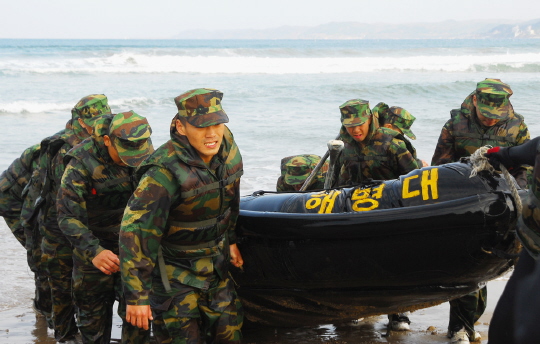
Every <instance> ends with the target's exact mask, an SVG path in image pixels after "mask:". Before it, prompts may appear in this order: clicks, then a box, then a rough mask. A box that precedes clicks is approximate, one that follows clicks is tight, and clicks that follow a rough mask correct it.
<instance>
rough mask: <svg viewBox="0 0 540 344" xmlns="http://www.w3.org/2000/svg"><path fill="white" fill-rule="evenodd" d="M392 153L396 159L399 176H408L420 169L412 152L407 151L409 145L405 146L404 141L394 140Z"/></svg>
mask: <svg viewBox="0 0 540 344" xmlns="http://www.w3.org/2000/svg"><path fill="white" fill-rule="evenodd" d="M390 153H391V154H392V155H393V156H394V157H395V159H396V163H397V166H398V171H399V175H404V174H407V173H409V172H411V171H412V170H415V169H417V168H419V167H420V166H418V162H417V161H416V159H415V158H414V157H413V155H412V154H411V152H410V151H409V150H408V149H407V145H405V142H403V141H402V140H399V139H393V140H392V144H391V146H390Z"/></svg>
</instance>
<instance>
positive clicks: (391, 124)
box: [373, 103, 429, 167]
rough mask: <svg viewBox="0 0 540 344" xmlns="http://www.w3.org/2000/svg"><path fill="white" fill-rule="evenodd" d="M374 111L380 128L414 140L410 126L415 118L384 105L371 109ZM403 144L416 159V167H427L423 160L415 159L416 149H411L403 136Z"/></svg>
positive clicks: (411, 146) (402, 109)
mask: <svg viewBox="0 0 540 344" xmlns="http://www.w3.org/2000/svg"><path fill="white" fill-rule="evenodd" d="M376 111H377V112H378V115H379V125H380V126H381V127H385V128H388V129H392V130H395V131H397V132H398V133H400V134H401V135H406V136H408V137H409V138H411V139H412V140H416V135H414V134H413V132H412V130H411V126H412V125H413V123H414V121H415V120H416V118H415V117H414V116H413V115H411V113H410V112H409V111H407V110H405V109H404V108H402V107H399V106H392V107H388V105H386V104H385V103H379V104H377V105H376V106H375V108H374V109H373V112H376ZM403 142H405V145H406V146H407V148H408V149H409V151H410V152H411V153H412V155H413V157H414V158H415V159H416V162H417V163H418V166H421V167H426V166H429V164H428V163H427V162H426V161H425V160H421V159H418V158H417V157H416V149H415V148H414V147H413V145H412V143H411V141H409V140H408V139H407V138H406V137H405V136H403Z"/></svg>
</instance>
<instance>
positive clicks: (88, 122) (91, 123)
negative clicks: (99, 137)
mask: <svg viewBox="0 0 540 344" xmlns="http://www.w3.org/2000/svg"><path fill="white" fill-rule="evenodd" d="M101 116H104V115H99V116H93V117H90V118H82V117H79V118H81V119H82V120H83V122H84V124H86V125H89V126H91V127H93V126H94V124H95V123H96V121H97V120H98V119H100V118H101Z"/></svg>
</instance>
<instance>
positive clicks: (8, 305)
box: [0, 219, 509, 344]
mask: <svg viewBox="0 0 540 344" xmlns="http://www.w3.org/2000/svg"><path fill="white" fill-rule="evenodd" d="M0 252H2V255H0V266H1V269H0V274H1V278H2V282H1V283H0V343H6V344H26V343H42V344H52V343H56V342H55V340H54V338H53V333H52V331H51V330H48V329H47V324H46V322H45V319H44V318H43V317H36V315H35V313H34V312H33V310H32V308H31V304H32V297H33V290H34V289H33V288H34V285H33V283H34V282H33V278H32V275H31V273H30V271H29V269H28V267H27V265H26V261H25V252H24V249H23V248H22V246H20V244H19V243H18V242H17V241H16V240H15V238H14V237H13V235H12V234H11V232H10V231H9V229H8V228H7V226H6V225H5V222H4V221H3V219H2V220H0ZM508 277H509V274H507V275H506V276H505V277H503V278H500V279H497V280H494V281H491V282H489V283H488V305H487V309H486V312H485V313H484V315H483V316H482V317H481V318H480V321H479V322H478V324H477V325H476V330H477V331H479V332H480V334H481V335H482V341H481V343H482V344H486V343H487V339H488V338H487V332H488V326H489V322H490V320H491V316H492V314H493V309H494V308H495V305H496V303H497V300H498V299H499V297H500V295H501V293H502V291H503V289H504V286H505V284H506V280H507V278H508ZM448 314H449V305H448V303H443V304H441V305H439V306H436V307H431V308H426V309H421V310H418V311H415V312H413V313H411V314H410V316H409V318H410V320H411V331H408V332H392V334H391V335H390V336H385V334H386V324H387V323H388V320H387V318H386V316H385V315H382V316H378V317H370V318H366V319H364V320H362V321H360V322H358V323H357V324H351V323H344V324H328V325H320V326H314V327H302V328H256V329H255V328H251V329H250V328H245V329H244V338H245V341H244V342H245V344H276V343H279V344H292V343H294V344H315V343H317V344H320V343H332V344H368V343H401V344H425V343H449V340H448V338H446V326H447V325H448ZM119 337H120V319H119V318H118V317H115V319H114V328H113V338H119Z"/></svg>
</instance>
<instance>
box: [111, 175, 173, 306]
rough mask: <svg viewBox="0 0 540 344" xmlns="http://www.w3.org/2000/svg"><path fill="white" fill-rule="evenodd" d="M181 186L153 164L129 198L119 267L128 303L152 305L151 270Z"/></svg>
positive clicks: (121, 230)
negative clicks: (150, 297)
mask: <svg viewBox="0 0 540 344" xmlns="http://www.w3.org/2000/svg"><path fill="white" fill-rule="evenodd" d="M178 187H179V186H178V185H177V183H176V180H175V179H174V177H173V176H172V175H171V174H170V173H169V172H168V171H167V170H165V169H163V168H160V167H152V168H150V169H149V170H148V171H147V172H146V173H145V174H144V175H143V177H142V178H141V180H140V182H139V185H138V186H137V189H136V190H135V192H134V193H133V195H132V196H131V198H130V199H129V202H128V205H127V207H126V210H125V212H124V217H123V219H122V227H121V229H120V270H121V274H122V282H123V285H124V295H125V299H126V302H127V304H129V305H149V304H150V301H149V299H148V297H149V294H150V290H151V289H152V271H153V270H154V267H155V265H156V261H157V255H158V249H159V246H160V243H161V238H162V236H163V234H164V232H165V230H166V224H167V219H168V216H169V212H170V209H171V207H172V205H173V204H174V202H175V199H174V197H175V195H177V194H178V192H177V191H178Z"/></svg>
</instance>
